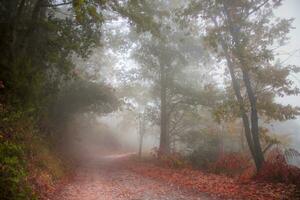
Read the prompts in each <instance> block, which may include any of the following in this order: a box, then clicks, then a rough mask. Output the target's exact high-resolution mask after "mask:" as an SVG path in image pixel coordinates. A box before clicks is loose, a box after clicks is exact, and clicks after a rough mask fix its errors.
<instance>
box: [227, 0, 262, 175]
mask: <svg viewBox="0 0 300 200" xmlns="http://www.w3.org/2000/svg"><path fill="white" fill-rule="evenodd" d="M224 14H225V16H226V18H227V20H228V25H229V31H230V34H231V36H232V40H233V42H234V51H233V53H234V54H235V55H236V58H237V59H238V61H239V64H240V66H239V67H240V69H241V70H242V74H243V81H244V84H245V87H246V92H247V96H248V99H249V102H250V107H251V133H252V140H253V150H254V152H253V155H254V161H255V165H256V169H257V171H259V170H260V169H261V167H262V165H263V162H264V156H263V153H262V149H261V145H260V141H259V128H258V114H257V108H256V97H255V94H254V92H253V89H252V86H251V81H250V77H249V70H248V64H247V62H245V60H244V55H243V51H244V50H245V49H244V46H243V45H241V42H240V32H239V28H238V27H236V26H235V23H234V22H233V21H232V19H231V15H230V13H229V10H228V7H227V4H226V2H224Z"/></svg>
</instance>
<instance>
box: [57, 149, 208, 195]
mask: <svg viewBox="0 0 300 200" xmlns="http://www.w3.org/2000/svg"><path fill="white" fill-rule="evenodd" d="M127 156H128V155H117V156H106V157H101V158H97V159H94V160H92V161H87V162H85V163H84V164H83V165H82V166H80V167H79V168H78V170H77V173H76V175H75V178H74V179H73V180H72V181H71V182H70V183H69V184H67V185H65V186H64V187H63V188H61V190H60V191H59V192H57V194H55V197H54V198H53V200H212V198H210V197H208V196H206V195H205V194H196V193H192V192H187V191H182V190H180V188H178V187H176V186H173V185H168V184H166V183H163V182H159V181H157V180H153V179H150V178H147V177H143V176H142V175H139V174H136V173H134V172H132V171H130V170H128V169H127V168H126V165H124V161H126V157H127Z"/></svg>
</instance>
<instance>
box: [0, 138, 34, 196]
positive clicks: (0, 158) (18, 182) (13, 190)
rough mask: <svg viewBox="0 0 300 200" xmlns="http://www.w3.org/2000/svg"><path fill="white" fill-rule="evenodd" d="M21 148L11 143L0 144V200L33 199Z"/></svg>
mask: <svg viewBox="0 0 300 200" xmlns="http://www.w3.org/2000/svg"><path fill="white" fill-rule="evenodd" d="M23 159H24V151H23V148H22V147H21V146H20V145H18V144H14V143H12V142H8V141H5V142H2V143H0V191H1V193H0V199H2V200H12V199H13V200H19V199H20V200H21V199H35V198H34V196H33V194H32V192H31V189H30V187H29V186H28V183H27V180H26V176H27V173H26V169H25V163H24V160H23Z"/></svg>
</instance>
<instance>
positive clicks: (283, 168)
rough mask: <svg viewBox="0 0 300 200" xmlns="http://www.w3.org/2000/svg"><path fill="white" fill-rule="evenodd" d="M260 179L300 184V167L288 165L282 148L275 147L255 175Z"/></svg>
mask: <svg viewBox="0 0 300 200" xmlns="http://www.w3.org/2000/svg"><path fill="white" fill-rule="evenodd" d="M255 178H256V179H258V180H263V181H270V182H281V183H286V184H295V185H297V186H300V169H299V168H297V167H294V166H291V165H288V164H287V162H286V160H285V157H284V155H283V153H282V152H281V151H280V149H278V148H276V149H273V150H272V151H271V152H270V153H269V154H268V156H267V157H266V161H265V163H264V165H263V167H262V169H261V170H260V171H259V172H258V174H257V175H256V177H255Z"/></svg>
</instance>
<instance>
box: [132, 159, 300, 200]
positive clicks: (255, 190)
mask: <svg viewBox="0 0 300 200" xmlns="http://www.w3.org/2000/svg"><path fill="white" fill-rule="evenodd" d="M128 168H129V169H130V170H131V171H134V172H136V173H139V174H142V175H143V176H146V177H150V178H153V179H157V180H160V181H163V182H166V183H168V184H171V185H177V186H179V187H181V188H183V189H186V190H192V191H197V192H201V193H203V192H204V193H209V194H211V195H212V196H216V197H221V198H222V199H248V200H260V199H261V200H272V199H274V200H275V199H276V200H277V199H293V198H294V197H295V192H296V186H295V185H293V184H283V183H267V182H257V181H254V180H252V181H247V182H243V183H241V182H240V181H239V180H238V179H235V178H230V177H228V176H225V175H216V174H211V173H205V172H202V171H200V170H192V169H190V168H182V169H173V168H166V167H162V166H158V165H156V164H150V163H139V164H137V163H131V164H129V165H128Z"/></svg>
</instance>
